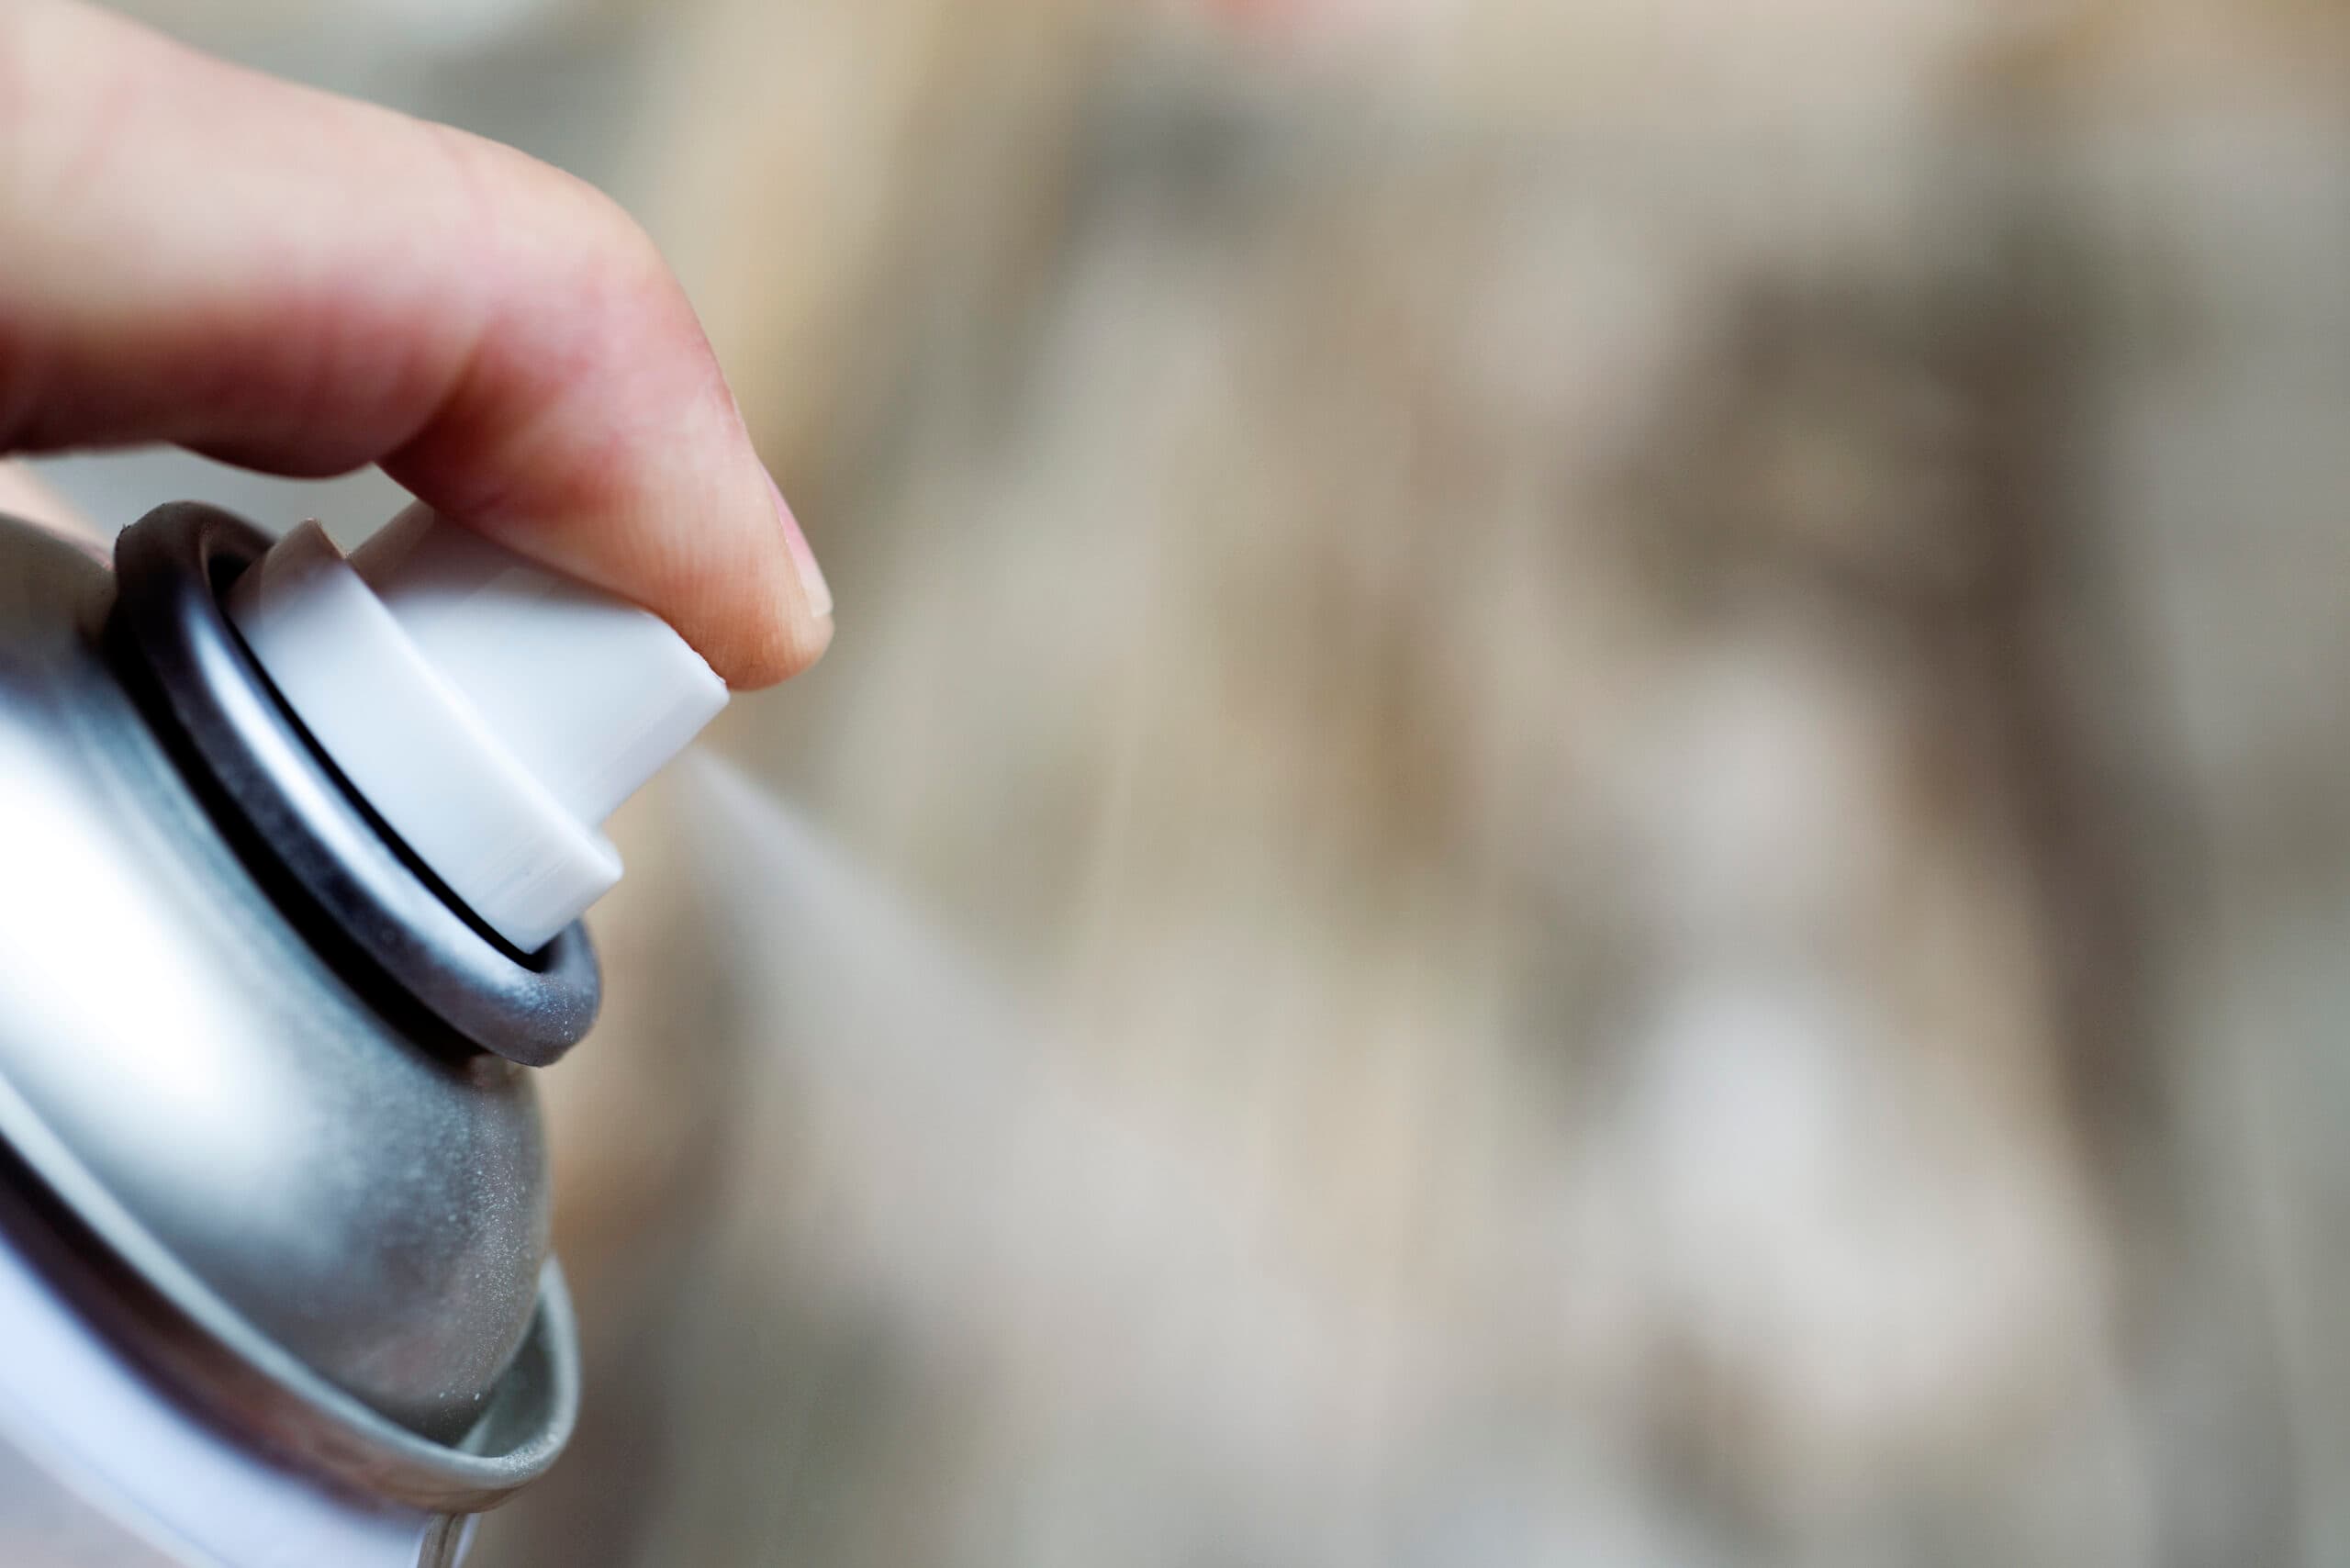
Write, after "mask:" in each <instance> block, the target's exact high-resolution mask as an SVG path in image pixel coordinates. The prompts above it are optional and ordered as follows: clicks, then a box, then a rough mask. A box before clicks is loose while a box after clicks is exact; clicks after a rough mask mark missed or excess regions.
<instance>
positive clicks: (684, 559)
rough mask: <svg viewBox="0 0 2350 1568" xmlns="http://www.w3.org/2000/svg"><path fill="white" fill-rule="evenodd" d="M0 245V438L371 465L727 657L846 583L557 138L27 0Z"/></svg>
mask: <svg viewBox="0 0 2350 1568" xmlns="http://www.w3.org/2000/svg"><path fill="white" fill-rule="evenodd" d="M0 257H5V258H6V264H5V265H0V452H6V451H9V450H12V449H14V450H35V451H37V450H44V449H55V448H60V447H67V446H81V445H102V444H109V443H120V442H143V441H163V442H177V443H179V444H182V445H185V446H188V447H191V448H193V449H195V450H196V451H199V452H204V453H207V454H211V455H215V456H218V457H222V458H225V459H228V460H229V461H231V462H237V463H241V464H245V465H250V466H253V467H258V468H264V469H268V470H270V471H272V472H276V473H285V474H296V475H319V474H331V473H339V472H341V471H343V470H346V469H349V468H353V467H357V466H359V465H363V464H366V463H370V462H374V463H379V464H381V465H383V467H384V469H385V470H386V472H387V473H388V474H390V475H391V476H392V477H393V478H395V479H397V481H399V482H400V483H401V484H402V485H404V486H406V487H408V488H409V489H410V490H412V491H414V492H415V493H416V494H417V495H418V496H419V497H420V498H422V499H423V500H425V501H427V502H429V503H431V505H432V506H433V507H435V508H436V509H437V510H440V511H441V512H442V513H443V514H444V515H446V516H449V517H451V518H453V519H455V520H457V521H462V522H464V523H466V524H467V525H469V526H471V527H474V528H476V529H478V530H480V531H481V532H485V533H487V534H489V535H491V536H492V537H494V538H496V539H498V541H499V542H501V543H505V544H507V545H508V546H509V547H510V548H512V549H514V550H517V551H519V552H520V553H522V554H528V555H531V556H533V557H535V558H537V559H539V560H541V561H543V562H545V563H547V564H548V565H550V566H555V567H557V568H559V569H561V570H563V571H565V572H567V573H569V574H571V575H572V576H574V577H579V578H581V579H583V580H585V581H588V582H590V583H593V584H595V585H597V586H599V587H600V588H606V589H608V590H610V591H612V592H614V593H618V594H621V595H622V596H624V597H626V598H629V599H633V600H635V601H637V602H638V603H641V604H643V605H644V606H645V607H646V608H648V609H650V610H654V611H655V613H657V614H660V615H662V616H663V617H665V618H666V619H667V620H668V621H669V622H671V623H672V624H674V625H675V626H676V627H677V629H678V631H679V632H680V633H682V634H683V635H684V636H685V637H686V639H687V641H688V642H689V643H691V644H693V645H694V647H695V648H696V649H697V650H698V651H699V653H700V654H701V655H702V656H703V657H704V658H706V659H708V660H709V662H710V664H711V667H712V668H714V669H715V670H717V671H718V673H719V674H720V675H722V676H723V677H724V678H726V679H727V680H728V681H729V682H731V683H733V684H735V685H738V686H757V685H764V684H767V683H768V682H771V681H775V680H779V679H782V678H785V677H787V676H789V675H791V674H793V673H795V672H796V671H798V670H799V669H800V668H802V667H804V666H806V665H808V664H809V663H811V662H812V661H813V660H814V659H815V657H816V656H817V655H819V654H820V653H822V651H823V648H824V645H825V644H826V643H827V642H828V641H829V640H830V637H831V633H832V621H831V610H832V603H831V597H830V594H829V592H828V591H827V590H826V589H825V588H824V586H823V579H822V575H821V573H820V572H819V571H818V570H817V569H816V566H815V561H814V557H813V556H812V555H811V554H810V553H809V552H808V549H807V545H806V542H805V540H804V538H802V536H801V535H800V531H799V528H798V525H797V523H796V522H795V521H793V519H792V517H791V513H790V510H789V508H788V507H786V506H785V505H784V503H783V498H782V497H781V496H780V494H778V492H777V490H776V488H775V486H774V483H773V481H772V480H770V479H769V478H768V476H767V471H766V469H765V467H764V466H763V465H761V464H760V462H759V460H758V457H757V454H756V453H755V451H754V450H753V448H752V445H751V442H750V439H749V436H748V434H747V432H746V431H745V430H744V423H743V419H742V415H741V412H740V410H739V409H737V408H736V407H735V404H734V400H733V395H732V394H731V393H730V392H729V391H728V389H727V386H726V382H725V378H724V376H723V375H722V373H721V371H720V369H719V366H718V363H717V360H716V358H715V356H714V355H713V354H712V353H711V349H710V345H709V343H708V342H707V340H706V339H705V338H704V337H703V335H702V331H701V329H700V326H699V323H698V322H697V321H696V319H695V318H694V314H693V311H692V309H691V308H690V307H689V306H688V303H687V301H686V299H685V297H684V293H683V291H682V290H681V289H680V288H679V286H678V285H677V282H676V280H675V278H674V277H673V276H672V275H671V274H670V273H669V270H668V269H667V267H666V265H665V264H664V263H662V261H661V258H660V256H659V254H658V252H656V251H655V248H654V246H653V244H652V242H651V241H649V240H647V239H646V238H645V236H644V234H643V231H642V230H640V229H639V228H638V227H637V226H636V225H635V224H634V223H633V222H632V221H631V220H630V219H629V218H627V217H626V216H625V215H624V214H623V213H621V210H620V209H619V208H618V207H616V206H615V205H614V204H613V203H612V202H610V200H609V199H607V198H606V197H604V196H601V195H600V194H599V193H598V192H596V191H595V190H594V189H593V188H592V187H590V186H588V185H585V184H583V183H581V182H579V181H577V180H575V179H573V178H571V177H570V176H569V175H566V174H562V173H560V172H558V171H556V170H554V169H552V168H550V167H548V166H547V165H545V164H543V163H539V162H535V161H533V160H532V159H529V158H527V157H524V156H523V155H522V154H520V153H519V152H515V151H512V150H510V149H508V148H504V147H500V146H498V145H497V144H495V143H492V142H487V141H484V140H479V139H477V138H474V137H470V136H466V135H464V134H463V133H461V132H458V131H454V130H452V129H448V128H446V127H442V126H435V125H431V124H427V123H424V122H421V121H418V120H413V119H409V118H405V117H403V116H400V115H397V114H394V113H391V112H390V111H387V110H384V109H380V108H376V107H374V106H368V105H364V104H359V103H355V102H352V101H349V100H346V99H341V98H337V97H333V96H331V95H326V94H322V93H317V92H313V91H309V90H307V89H304V88H300V87H296V86H292V85H289V84H285V83H281V82H277V81H274V80H272V79H270V78H267V77H263V76H260V75H256V74H254V73H250V72H245V71H241V70H239V69H237V68H234V67H231V66H229V65H226V64H223V63H221V62H217V61H213V60H209V59H207V58H205V57H203V56H201V55H197V54H196V53H193V52H192V51H189V50H185V49H183V48H181V47H179V46H177V45H175V44H173V43H172V42H170V41H169V40H167V39H162V38H161V37H159V36H157V35H155V34H152V33H150V32H147V31H145V30H144V29H141V28H136V27H133V26H132V25H130V24H129V23H127V22H124V21H122V20H120V19H118V18H116V17H109V16H106V14H104V13H102V12H98V11H95V10H93V9H90V8H87V7H85V6H81V5H78V4H73V3H70V0H17V4H13V5H8V6H0Z"/></svg>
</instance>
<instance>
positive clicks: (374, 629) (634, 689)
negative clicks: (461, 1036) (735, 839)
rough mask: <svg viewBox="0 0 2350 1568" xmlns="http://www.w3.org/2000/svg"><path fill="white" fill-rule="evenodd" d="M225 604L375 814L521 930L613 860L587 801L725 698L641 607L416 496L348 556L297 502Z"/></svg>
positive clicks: (459, 891) (546, 920) (525, 933)
mask: <svg viewBox="0 0 2350 1568" xmlns="http://www.w3.org/2000/svg"><path fill="white" fill-rule="evenodd" d="M228 610H229V620H230V621H231V622H233V623H234V624H235V625H236V628H237V630H238V632H239V633H241V634H242V635H243V637H244V640H245V644H246V646H247V647H249V648H251V649H252V654H253V657H254V658H255V659H256V660H258V661H259V662H260V664H261V666H262V668H263V669H264V670H265V671H267V672H268V674H269V678H270V680H271V682H272V683H273V684H274V686H275V687H276V688H277V690H278V694H279V695H280V696H281V697H283V698H284V699H285V703H286V706H288V707H289V708H291V709H293V710H294V712H295V714H296V715H297V717H298V718H300V720H301V721H302V722H303V724H304V726H305V727H307V728H308V730H309V732H310V734H311V737H312V738H313V739H314V740H316V741H317V742H318V744H319V747H320V749H321V750H323V751H324V752H325V753H326V754H327V756H330V757H331V758H332V759H333V761H334V764H335V766H336V767H338V768H340V769H341V772H342V775H343V777H344V778H347V779H349V780H350V782H351V784H352V787H353V789H355V790H358V791H359V793H360V794H361V795H363V796H364V797H365V798H366V801H367V803H368V804H369V805H370V806H371V807H373V808H374V809H375V814H376V815H377V816H379V817H381V818H382V819H383V820H384V822H385V823H386V824H387V825H388V826H389V827H390V828H391V830H392V831H393V832H394V833H396V834H398V835H399V838H400V841H401V842H402V843H403V844H405V845H406V846H408V849H409V851H410V852H411V853H413V854H414V855H415V856H416V857H417V858H418V859H420V860H421V861H423V862H424V864H425V865H426V866H428V867H430V868H431V869H432V872H433V874H434V875H435V876H437V877H439V878H440V879H441V881H442V884H443V885H445V886H446V887H447V888H448V889H449V890H450V891H451V892H453V893H454V894H455V895H456V896H457V898H458V899H460V900H461V901H463V902H464V905H465V907H466V908H468V909H470V910H471V911H473V913H475V914H476V915H477V916H478V917H479V918H480V919H481V920H482V922H483V923H484V924H487V925H488V926H489V927H490V928H491V929H492V930H494V931H496V932H497V933H498V935H500V936H503V937H504V938H505V939H506V940H507V941H509V942H510V943H512V944H513V945H514V946H517V947H519V948H520V949H522V950H523V951H525V952H531V951H534V950H536V949H537V948H539V947H541V946H544V945H545V944H546V942H547V941H548V940H549V939H550V938H551V937H553V936H554V934H555V933H556V932H558V931H560V930H562V929H563V928H564V927H565V925H568V924H570V923H571V922H572V921H573V920H575V919H576V918H577V917H578V916H579V914H580V913H582V912H583V911H585V910H586V909H587V908H588V905H589V904H591V903H594V902H596V901H597V900H598V899H599V898H600V897H602V896H603V895H604V894H605V893H606V892H607V891H609V890H610V888H611V886H612V884H613V883H615V882H617V881H619V880H620V877H621V860H620V856H619V854H618V852H616V851H615V850H614V849H613V848H612V846H611V844H610V841H608V840H607V839H606V838H605V837H604V835H603V834H602V833H601V832H599V826H600V824H601V823H602V822H603V820H604V818H605V817H606V816H608V815H610V812H611V811H612V808H613V807H615V806H617V805H619V804H620V803H621V801H624V800H626V799H627V798H628V797H629V796H630V795H632V794H633V793H635V791H636V789H637V787H638V786H639V785H641V784H643V782H644V781H645V780H646V779H647V778H651V777H652V776H653V775H654V774H655V772H656V771H658V770H659V768H660V767H661V765H662V764H664V763H666V762H667V761H668V760H669V759H670V758H671V757H673V756H676V755H677V753H678V752H680V751H682V750H684V749H685V747H686V745H687V744H688V742H690V741H691V740H692V739H693V738H694V736H695V734H698V733H699V731H700V729H701V727H702V726H703V725H704V724H707V723H708V722H710V721H711V719H712V718H714V717H716V716H717V714H718V711H719V710H720V709H722V708H723V707H725V706H726V686H725V683H724V682H723V681H722V680H720V679H719V678H718V677H717V676H716V675H714V674H712V673H711V668H710V666H708V665H706V664H704V663H703V662H702V661H701V658H700V656H699V655H697V654H695V652H694V651H693V650H692V649H691V648H689V647H688V646H687V645H686V642H685V639H684V638H682V637H680V636H678V635H677V633H676V632H674V631H672V630H671V629H670V628H669V626H668V624H667V623H666V622H663V621H662V620H661V619H660V618H659V617H657V616H655V615H653V614H650V613H649V612H647V611H645V610H640V609H638V608H637V607H636V606H634V605H632V604H628V603H625V602H623V601H621V600H620V599H615V598H613V597H612V596H610V595H609V594H606V593H603V592H600V591H599V590H598V589H595V588H588V587H586V586H585V585H583V584H581V583H577V582H575V581H573V580H571V579H570V578H567V577H560V576H558V575H556V574H555V573H554V572H551V571H549V570H547V569H546V568H544V567H542V566H534V565H532V563H530V562H527V561H524V560H523V559H522V558H521V557H520V556H518V555H515V554H512V553H511V552H509V551H508V550H505V549H503V548H501V547H500V546H498V545H496V544H493V543H490V542H489V541H488V540H486V539H484V538H482V537H481V536H479V535H478V534H476V533H474V532H470V531H469V530H466V529H464V528H461V527H458V526H456V525H454V524H453V523H447V522H443V521H441V520H440V519H439V518H438V517H436V516H435V515H434V514H433V513H432V511H431V510H430V509H428V508H426V507H423V506H421V505H419V506H413V507H410V508H409V509H408V510H406V511H404V512H402V513H401V514H400V515H399V516H398V517H397V518H395V519H393V520H392V521H390V522H389V523H387V524H386V525H385V527H384V528H383V529H382V531H381V532H377V533H376V534H375V536H374V537H373V538H371V539H369V540H368V541H367V542H366V543H364V544H362V545H360V546H359V547H358V548H357V549H356V550H354V551H353V552H352V554H351V556H350V558H349V559H347V560H346V559H345V558H344V557H343V555H342V553H341V551H339V550H337V549H336V548H335V546H334V543H333V542H332V541H331V540H330V539H328V538H327V536H326V533H325V532H324V531H322V530H321V529H320V528H319V525H318V524H317V523H315V522H306V523H304V524H303V525H302V526H301V527H299V528H297V529H295V530H294V531H293V532H290V533H288V534H286V535H285V538H283V539H281V540H279V541H278V543H276V545H275V546H274V547H273V548H272V549H271V550H270V552H269V553H268V554H266V555H264V556H263V557H262V558H261V559H260V560H259V561H257V562H255V563H254V564H253V565H252V566H251V567H249V568H247V570H246V571H245V573H244V575H243V576H241V577H239V578H238V579H237V581H236V583H235V584H234V585H233V586H232V587H231V588H229V599H228Z"/></svg>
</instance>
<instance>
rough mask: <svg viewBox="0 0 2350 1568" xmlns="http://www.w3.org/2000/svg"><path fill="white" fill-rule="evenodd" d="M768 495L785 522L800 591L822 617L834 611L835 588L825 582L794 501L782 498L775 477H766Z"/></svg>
mask: <svg viewBox="0 0 2350 1568" xmlns="http://www.w3.org/2000/svg"><path fill="white" fill-rule="evenodd" d="M767 494H769V495H771V496H773V497H774V498H775V515H776V516H777V517H778V519H779V520H781V521H782V523H783V542H784V543H785V544H786V545H788V546H789V548H790V550H791V566H792V569H793V570H794V571H796V572H798V573H799V574H800V590H801V591H802V592H804V593H806V594H807V596H808V608H809V609H810V610H814V611H815V612H816V614H817V616H818V617H819V618H820V619H821V618H824V617H829V616H830V615H831V614H832V613H833V590H832V588H831V587H830V586H829V585H828V584H826V583H825V581H824V568H823V567H822V566H818V565H816V552H814V551H813V550H811V549H810V548H808V536H807V535H806V534H804V533H802V532H800V520H799V519H798V518H796V517H794V516H792V515H791V503H790V502H789V501H787V500H785V499H784V498H783V491H782V490H780V489H778V487H777V486H776V482H775V478H774V476H772V475H770V476H768V478H767Z"/></svg>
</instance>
